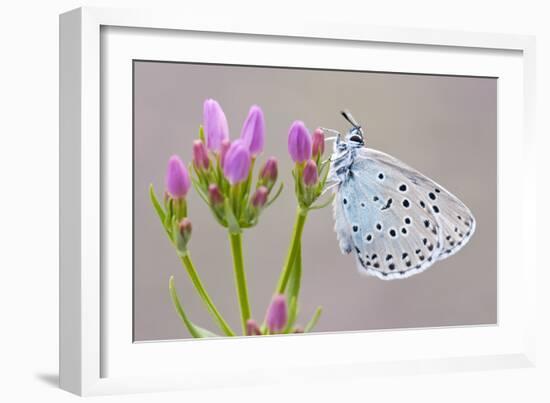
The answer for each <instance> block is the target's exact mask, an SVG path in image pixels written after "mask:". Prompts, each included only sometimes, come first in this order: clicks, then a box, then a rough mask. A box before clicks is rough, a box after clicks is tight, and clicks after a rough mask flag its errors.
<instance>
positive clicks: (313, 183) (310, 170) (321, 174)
mask: <svg viewBox="0 0 550 403" xmlns="http://www.w3.org/2000/svg"><path fill="white" fill-rule="evenodd" d="M324 151H325V137H324V135H323V131H322V130H321V129H316V130H315V131H314V132H313V135H310V133H309V131H308V129H307V128H306V126H305V125H304V123H303V122H301V121H299V120H297V121H295V122H294V123H292V126H290V130H289V132H288V152H289V154H290V156H291V158H292V160H293V161H294V163H295V165H294V170H293V171H292V174H293V177H294V190H295V193H296V197H297V199H298V203H299V205H300V207H301V208H302V209H303V210H304V211H307V210H309V209H316V208H320V207H324V206H325V205H326V204H323V205H320V206H313V203H314V202H315V201H316V200H317V199H318V198H319V196H321V194H322V192H323V189H324V188H325V183H326V180H327V176H328V171H329V161H328V160H326V161H322V159H321V158H322V155H323V153H324ZM330 201H331V200H329V201H328V202H329V203H330Z"/></svg>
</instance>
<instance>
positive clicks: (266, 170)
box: [260, 157, 278, 186]
mask: <svg viewBox="0 0 550 403" xmlns="http://www.w3.org/2000/svg"><path fill="white" fill-rule="evenodd" d="M277 175H278V168H277V159H276V158H275V157H270V158H269V159H268V160H267V161H266V162H265V164H264V165H263V166H262V167H261V168H260V180H261V181H262V182H263V183H265V184H266V185H268V186H272V185H273V184H274V183H275V181H277Z"/></svg>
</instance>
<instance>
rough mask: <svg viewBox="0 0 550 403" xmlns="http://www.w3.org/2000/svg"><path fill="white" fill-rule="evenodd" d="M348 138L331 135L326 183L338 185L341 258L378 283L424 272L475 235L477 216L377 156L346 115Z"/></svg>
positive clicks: (405, 169)
mask: <svg viewBox="0 0 550 403" xmlns="http://www.w3.org/2000/svg"><path fill="white" fill-rule="evenodd" d="M342 115H343V116H344V118H345V119H346V120H347V121H348V122H349V123H350V124H351V126H352V127H351V129H350V130H349V131H348V132H347V134H346V135H345V136H342V135H341V134H340V133H338V132H337V131H336V130H331V129H323V130H324V131H328V132H332V133H336V134H337V137H335V142H334V151H333V154H332V156H331V159H330V170H329V176H328V180H329V181H330V182H331V183H332V185H331V186H334V188H335V197H334V201H333V208H334V221H335V225H334V229H335V231H336V234H337V238H338V241H339V245H340V249H341V251H342V253H343V254H350V253H353V254H354V255H355V259H356V262H357V267H358V269H359V271H360V272H361V273H366V274H369V275H373V276H376V277H378V278H380V279H383V280H393V279H401V278H406V277H409V276H412V275H414V274H417V273H420V272H422V271H424V270H426V269H427V268H428V267H430V266H431V265H433V264H434V263H435V262H437V261H440V260H443V259H446V258H447V257H449V256H451V255H453V254H454V253H456V252H458V251H459V250H460V249H461V248H462V247H464V245H466V243H467V242H468V241H469V240H470V239H471V237H472V235H473V234H474V231H475V227H476V221H475V219H474V216H473V215H472V213H471V212H470V210H469V209H468V207H466V206H465V205H464V203H462V202H461V201H460V200H459V199H458V198H457V197H456V196H454V195H453V194H451V193H450V192H449V191H447V190H445V189H444V188H443V187H442V186H440V185H439V184H437V183H436V182H434V181H433V180H431V179H429V178H428V177H426V176H425V175H423V174H421V173H420V172H418V171H416V170H415V169H413V168H411V167H409V166H407V165H406V164H404V163H403V162H401V161H399V160H398V159H396V158H394V157H392V156H390V155H388V154H385V153H383V152H381V151H377V150H373V149H370V148H366V147H365V141H364V135H363V130H362V128H361V126H360V125H359V124H358V123H357V122H356V121H355V119H354V118H353V116H351V114H350V113H349V112H346V111H344V112H342Z"/></svg>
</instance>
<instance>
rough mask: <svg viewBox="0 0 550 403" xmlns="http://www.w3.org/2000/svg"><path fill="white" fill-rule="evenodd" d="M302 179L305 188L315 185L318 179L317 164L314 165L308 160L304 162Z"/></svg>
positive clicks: (313, 162)
mask: <svg viewBox="0 0 550 403" xmlns="http://www.w3.org/2000/svg"><path fill="white" fill-rule="evenodd" d="M303 179H304V185H306V186H313V185H315V184H316V183H317V180H318V179H319V174H318V172H317V164H315V161H313V160H308V162H306V166H305V167H304V173H303Z"/></svg>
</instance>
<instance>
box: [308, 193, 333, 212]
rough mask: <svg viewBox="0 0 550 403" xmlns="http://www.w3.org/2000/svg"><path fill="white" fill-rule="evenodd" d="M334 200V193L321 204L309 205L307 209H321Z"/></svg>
mask: <svg viewBox="0 0 550 403" xmlns="http://www.w3.org/2000/svg"><path fill="white" fill-rule="evenodd" d="M333 200H334V194H332V195H331V196H330V197H329V198H328V199H327V200H326V201H324V202H323V203H321V204H317V205H315V206H310V207H309V210H319V209H322V208H325V207H326V206H328V205H329V204H330V203H332V201H333Z"/></svg>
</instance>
